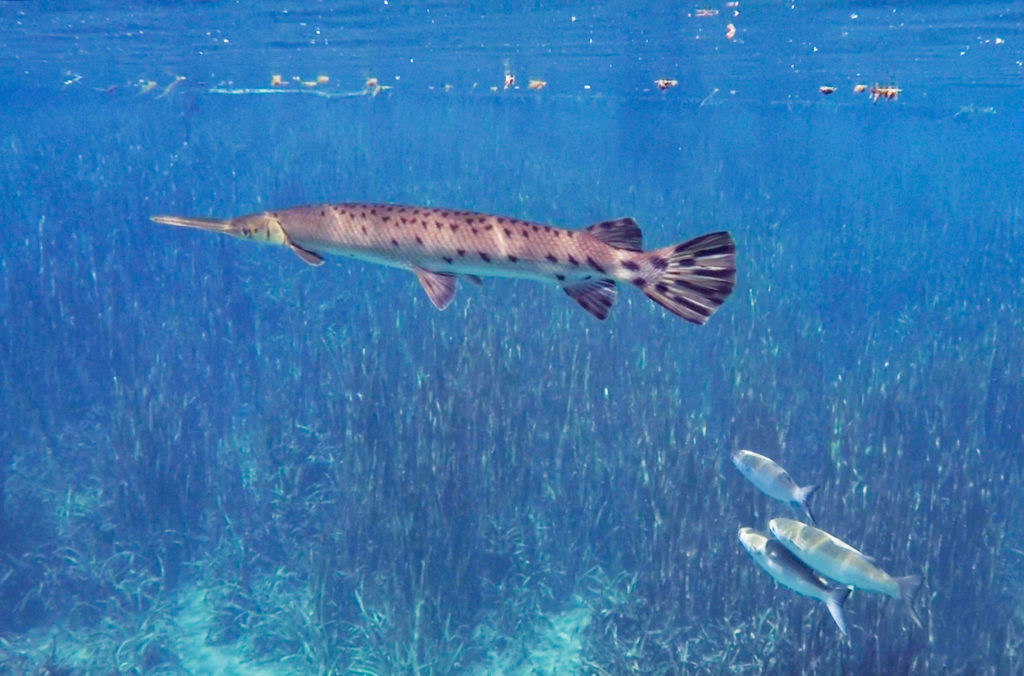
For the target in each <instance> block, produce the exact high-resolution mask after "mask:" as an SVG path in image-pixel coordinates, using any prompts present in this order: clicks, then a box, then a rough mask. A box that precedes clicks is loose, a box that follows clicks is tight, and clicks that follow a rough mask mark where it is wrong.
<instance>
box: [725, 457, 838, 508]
mask: <svg viewBox="0 0 1024 676" xmlns="http://www.w3.org/2000/svg"><path fill="white" fill-rule="evenodd" d="M732 464H733V465H735V466H736V469H738V470H739V471H740V474H742V475H743V476H745V477H746V478H747V481H749V482H750V483H752V484H754V485H755V486H756V487H757V488H758V490H760V491H761V492H762V493H764V494H765V495H767V496H769V497H772V498H775V499H776V500H779V501H781V502H784V503H786V504H787V505H789V506H790V507H793V508H794V509H798V510H803V511H804V512H805V513H806V514H807V518H808V519H809V520H810V522H811V523H814V515H813V514H812V513H811V508H810V505H808V500H810V498H811V495H812V494H813V493H814V491H816V490H818V486H802V487H801V486H798V485H797V484H796V482H795V481H793V479H792V477H790V476H789V473H788V472H787V471H786V470H784V469H782V467H781V466H780V465H779V464H778V463H777V462H775V461H774V460H772V459H771V458H769V457H767V456H764V455H761V454H760V453H754V452H753V451H736V452H735V453H733V454H732Z"/></svg>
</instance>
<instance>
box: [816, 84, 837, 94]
mask: <svg viewBox="0 0 1024 676" xmlns="http://www.w3.org/2000/svg"><path fill="white" fill-rule="evenodd" d="M818 91H819V92H821V93H822V94H824V95H825V96H828V95H829V94H835V93H836V88H835V87H832V86H829V85H822V86H820V87H818Z"/></svg>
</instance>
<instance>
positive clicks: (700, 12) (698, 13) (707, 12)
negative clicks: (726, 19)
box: [693, 9, 718, 19]
mask: <svg viewBox="0 0 1024 676" xmlns="http://www.w3.org/2000/svg"><path fill="white" fill-rule="evenodd" d="M693 15H694V16H695V17H697V18H700V19H706V18H708V17H712V16H718V10H717V9H697V10H694V12H693Z"/></svg>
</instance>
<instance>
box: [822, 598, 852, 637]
mask: <svg viewBox="0 0 1024 676" xmlns="http://www.w3.org/2000/svg"><path fill="white" fill-rule="evenodd" d="M849 595H850V588H849V587H836V588H835V589H833V590H832V591H831V593H829V595H828V598H827V599H826V600H825V606H826V607H827V608H828V612H829V613H830V614H831V615H832V619H833V620H835V621H836V626H838V627H839V631H841V632H843V634H844V635H846V634H847V633H849V632H847V631H846V617H844V616H843V603H845V602H846V597H848V596H849Z"/></svg>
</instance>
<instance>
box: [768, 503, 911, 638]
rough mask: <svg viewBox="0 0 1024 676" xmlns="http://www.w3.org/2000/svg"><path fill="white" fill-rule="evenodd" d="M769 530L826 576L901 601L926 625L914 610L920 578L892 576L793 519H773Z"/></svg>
mask: <svg viewBox="0 0 1024 676" xmlns="http://www.w3.org/2000/svg"><path fill="white" fill-rule="evenodd" d="M768 528H769V530H771V532H772V535H774V536H775V538H776V539H777V540H778V541H779V542H781V543H782V544H783V545H784V546H785V547H786V549H788V550H789V551H791V552H792V553H793V554H794V555H795V556H796V557H797V558H798V559H800V560H801V561H803V562H804V563H806V564H807V565H808V566H810V567H811V568H813V569H814V570H816V571H818V572H819V573H821V574H822V575H824V576H825V577H827V578H829V579H832V580H835V581H836V582H838V583H839V584H843V585H850V586H851V587H854V588H855V589H863V590H864V591H873V592H879V593H880V594H885V595H886V596H890V597H892V598H894V599H898V600H900V601H902V602H903V605H904V606H905V607H906V609H907V612H908V613H909V614H910V617H911V618H912V619H913V620H914V622H916V623H917V626H919V627H920V626H923V625H922V624H921V618H919V617H918V616H917V613H916V612H915V611H914V607H913V600H914V595H915V594H916V593H917V589H918V587H920V586H921V576H920V575H907V576H906V577H892V576H891V575H889V574H888V573H886V572H885V571H884V570H882V569H881V568H879V567H878V566H876V565H875V564H874V563H872V561H873V559H871V558H870V557H868V556H865V555H864V554H862V553H861V552H860V551H858V550H857V549H856V548H855V547H853V546H852V545H849V544H847V543H845V542H843V541H842V540H840V539H839V538H837V537H836V536H834V535H831V534H830V533H826V532H825V531H823V530H820V529H818V528H815V527H814V526H808V525H807V524H805V523H800V522H799V521H794V520H793V519H772V520H771V521H769V522H768Z"/></svg>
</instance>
